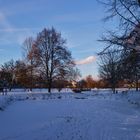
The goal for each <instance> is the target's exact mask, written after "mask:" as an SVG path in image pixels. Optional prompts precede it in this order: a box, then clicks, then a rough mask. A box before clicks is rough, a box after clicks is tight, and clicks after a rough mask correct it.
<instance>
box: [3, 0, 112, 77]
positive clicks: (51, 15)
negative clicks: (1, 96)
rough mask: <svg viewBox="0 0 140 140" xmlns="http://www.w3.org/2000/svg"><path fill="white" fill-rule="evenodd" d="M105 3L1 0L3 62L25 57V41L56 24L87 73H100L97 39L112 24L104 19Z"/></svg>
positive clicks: (93, 1) (88, 0)
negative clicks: (23, 47)
mask: <svg viewBox="0 0 140 140" xmlns="http://www.w3.org/2000/svg"><path fill="white" fill-rule="evenodd" d="M104 16H105V15H104V9H103V6H102V5H100V4H99V3H98V2H97V1H96V0H24V1H19V0H12V1H11V0H0V63H1V64H2V63H4V62H6V61H8V60H10V59H15V60H17V59H21V58H22V43H23V41H24V40H25V38H26V37H29V36H34V37H35V36H36V34H37V33H38V32H39V31H41V30H42V29H43V28H44V27H47V28H48V27H52V26H53V27H55V28H56V29H57V31H60V32H61V33H62V36H63V38H66V39H67V46H68V48H69V49H70V50H71V52H72V56H73V58H74V59H75V61H76V62H77V64H78V65H77V67H78V68H79V69H80V71H81V74H82V76H83V77H85V76H86V75H89V74H91V75H93V77H97V75H98V69H97V61H98V57H97V56H96V54H97V52H99V51H100V50H102V48H103V47H104V45H103V44H101V43H99V42H98V41H97V40H98V39H99V38H100V37H101V35H102V33H103V32H105V30H106V29H108V28H110V27H112V25H111V24H109V23H104V22H102V18H103V17H104Z"/></svg>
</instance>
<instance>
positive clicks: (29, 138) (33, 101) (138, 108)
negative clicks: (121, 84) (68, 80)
mask: <svg viewBox="0 0 140 140" xmlns="http://www.w3.org/2000/svg"><path fill="white" fill-rule="evenodd" d="M0 110H1V111H0V140H140V93H139V92H138V93H135V92H133V91H130V92H128V93H121V91H120V92H119V93H118V94H115V95H112V94H111V92H110V91H109V90H93V91H91V92H84V93H81V94H80V93H72V92H71V91H70V90H64V91H63V92H62V93H52V94H51V95H50V94H46V93H44V92H41V91H40V93H39V91H37V92H34V93H30V92H25V91H23V92H16V91H13V92H11V93H8V95H6V96H2V95H1V96H0Z"/></svg>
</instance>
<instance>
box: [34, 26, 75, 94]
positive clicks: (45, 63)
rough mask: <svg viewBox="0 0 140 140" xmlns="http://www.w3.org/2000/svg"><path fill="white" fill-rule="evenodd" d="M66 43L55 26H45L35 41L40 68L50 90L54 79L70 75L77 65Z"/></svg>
mask: <svg viewBox="0 0 140 140" xmlns="http://www.w3.org/2000/svg"><path fill="white" fill-rule="evenodd" d="M65 44H66V40H64V39H63V38H62V37H61V34H60V33H58V32H57V31H56V30H55V29H54V28H52V29H46V28H45V29H44V30H43V31H42V32H40V33H39V34H38V36H37V39H36V41H35V47H36V48H37V50H38V53H37V55H36V56H37V59H36V61H38V64H39V68H38V69H39V71H40V72H41V73H42V76H43V77H44V78H45V80H46V84H47V86H48V92H51V87H52V82H53V80H55V79H57V78H58V77H61V78H62V77H63V78H64V77H66V76H68V75H69V73H70V72H71V71H72V70H73V68H74V66H75V64H74V62H73V59H72V56H71V53H70V51H69V50H68V49H67V47H66V46H65Z"/></svg>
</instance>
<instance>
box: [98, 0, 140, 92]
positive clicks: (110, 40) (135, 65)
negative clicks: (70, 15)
mask: <svg viewBox="0 0 140 140" xmlns="http://www.w3.org/2000/svg"><path fill="white" fill-rule="evenodd" d="M102 3H103V4H104V5H105V7H106V9H107V11H106V12H107V16H106V17H105V20H106V21H108V20H110V19H117V20H114V21H119V24H118V26H117V28H115V31H108V32H107V33H106V34H105V35H104V36H103V37H102V38H101V39H100V41H102V42H103V43H105V44H106V45H107V47H105V48H104V50H103V51H102V52H100V53H99V55H100V60H101V61H100V64H99V66H100V67H99V72H100V77H101V78H102V79H103V80H105V81H107V82H108V83H109V84H110V86H111V88H112V89H113V91H114V92H115V88H116V87H117V85H118V83H119V82H120V81H122V80H123V81H127V83H130V84H132V83H134V85H135V87H136V90H138V86H139V80H140V12H139V11H140V1H139V0H105V1H102ZM116 25H117V24H116Z"/></svg>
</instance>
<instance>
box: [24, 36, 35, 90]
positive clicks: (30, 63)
mask: <svg viewBox="0 0 140 140" xmlns="http://www.w3.org/2000/svg"><path fill="white" fill-rule="evenodd" d="M36 51H37V50H36V47H35V45H34V39H33V38H32V37H29V38H26V39H25V41H24V43H23V53H24V58H25V62H26V65H27V68H28V76H29V77H30V80H29V82H28V84H29V86H30V90H31V91H32V88H33V80H34V74H35V68H36V66H37V65H36V63H35V60H34V58H35V57H34V55H35V54H36Z"/></svg>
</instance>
